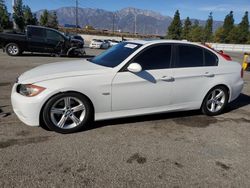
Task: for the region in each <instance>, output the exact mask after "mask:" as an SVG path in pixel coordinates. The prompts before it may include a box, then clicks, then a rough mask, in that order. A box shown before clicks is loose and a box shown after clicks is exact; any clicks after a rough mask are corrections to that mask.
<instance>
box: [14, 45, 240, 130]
mask: <svg viewBox="0 0 250 188" xmlns="http://www.w3.org/2000/svg"><path fill="white" fill-rule="evenodd" d="M242 77H243V70H242V67H241V65H240V64H239V63H237V62H233V61H229V60H227V59H226V58H225V57H224V56H222V55H220V54H218V53H216V52H215V51H213V50H212V49H209V48H207V47H205V46H203V45H199V44H195V43H190V42H181V41H164V40H162V41H131V42H122V43H119V44H117V45H116V46H114V47H112V48H110V49H109V50H107V51H105V52H104V53H102V54H101V55H99V56H96V57H94V58H92V59H84V60H78V61H69V62H63V63H54V64H48V65H43V66H40V67H36V68H35V69H33V70H30V71H28V72H26V73H24V74H22V75H21V76H20V77H19V78H18V81H17V82H16V83H15V85H14V86H13V90H12V94H11V100H12V105H13V109H14V112H15V113H16V114H17V116H18V117H19V119H20V120H22V121H23V122H24V123H26V124H28V125H30V126H39V125H40V124H43V125H45V126H47V127H48V128H49V129H51V130H53V131H56V132H59V133H71V132H75V131H78V130H80V129H82V128H83V127H85V126H87V125H88V124H89V123H90V122H91V121H92V120H93V119H94V120H104V119H112V118H120V117H129V116H136V115H142V114H155V113H161V112H174V111H183V110H195V109H201V111H202V112H203V113H204V114H206V115H209V116H214V115H218V114H221V113H222V112H223V110H224V109H225V107H226V106H227V105H228V103H230V102H232V101H233V100H235V99H236V98H237V97H238V96H239V95H240V93H241V91H242V89H243V83H244V82H243V79H242ZM166 116H167V115H166Z"/></svg>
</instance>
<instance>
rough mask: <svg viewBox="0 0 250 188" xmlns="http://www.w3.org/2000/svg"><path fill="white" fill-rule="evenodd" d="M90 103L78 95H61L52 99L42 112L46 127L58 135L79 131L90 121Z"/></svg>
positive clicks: (91, 113)
mask: <svg viewBox="0 0 250 188" xmlns="http://www.w3.org/2000/svg"><path fill="white" fill-rule="evenodd" d="M91 117H93V109H92V106H91V103H90V101H89V100H88V99H87V98H86V97H84V96H83V95H81V94H78V93H62V94H58V95H56V96H54V97H52V98H51V99H50V100H49V101H48V102H47V103H46V105H45V107H44V110H43V121H44V123H45V124H46V126H47V127H48V128H49V129H51V130H53V131H56V132H58V133H73V132H77V131H79V130H81V129H82V128H84V127H85V126H87V124H88V123H90V121H91V120H92V118H91Z"/></svg>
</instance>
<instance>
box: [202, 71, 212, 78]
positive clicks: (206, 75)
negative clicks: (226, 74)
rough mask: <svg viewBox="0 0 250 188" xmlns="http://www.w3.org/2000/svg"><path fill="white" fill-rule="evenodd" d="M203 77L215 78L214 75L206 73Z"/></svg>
mask: <svg viewBox="0 0 250 188" xmlns="http://www.w3.org/2000/svg"><path fill="white" fill-rule="evenodd" d="M204 76H205V77H208V78H212V77H214V76H215V74H212V73H209V72H206V73H205V74H204Z"/></svg>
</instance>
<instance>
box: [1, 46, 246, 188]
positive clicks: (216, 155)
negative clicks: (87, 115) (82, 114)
mask: <svg viewBox="0 0 250 188" xmlns="http://www.w3.org/2000/svg"><path fill="white" fill-rule="evenodd" d="M98 53H100V51H98V50H88V51H87V54H90V56H91V55H95V54H98ZM231 55H232V57H233V58H234V59H235V60H237V61H240V62H241V60H242V54H237V53H234V54H232V53H231ZM67 60H69V58H59V57H50V56H49V55H47V56H46V55H43V56H41V55H37V54H35V55H31V54H26V55H24V56H21V57H9V56H7V55H6V54H3V53H2V52H1V53H0V160H1V162H0V187H249V186H250V162H249V158H250V116H249V115H250V105H249V104H250V72H246V73H245V78H244V79H245V81H246V83H245V88H244V91H243V93H242V94H241V96H240V97H239V98H238V99H237V101H235V102H234V103H232V104H231V105H230V106H229V107H228V108H227V110H226V113H225V114H223V115H220V116H217V117H207V116H204V115H202V114H200V112H198V111H192V112H181V113H180V112H179V113H169V114H160V115H152V116H141V117H135V118H126V119H118V120H112V121H101V122H97V123H95V125H93V127H92V128H91V129H89V130H87V131H83V132H80V133H76V134H71V135H61V134H56V133H54V132H49V131H46V130H44V129H42V128H39V127H35V128H34V127H28V126H26V125H24V124H23V123H21V122H20V121H19V120H18V119H17V117H16V116H15V115H14V113H13V111H12V109H11V104H10V92H11V86H12V83H13V82H15V78H16V77H17V76H18V75H19V74H21V73H22V72H24V71H26V70H28V69H30V68H32V67H35V66H38V65H41V64H44V63H51V62H58V61H67Z"/></svg>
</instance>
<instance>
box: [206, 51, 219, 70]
mask: <svg viewBox="0 0 250 188" xmlns="http://www.w3.org/2000/svg"><path fill="white" fill-rule="evenodd" d="M204 55H205V66H218V57H217V56H216V55H214V54H213V53H212V52H210V51H208V50H206V49H204Z"/></svg>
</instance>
